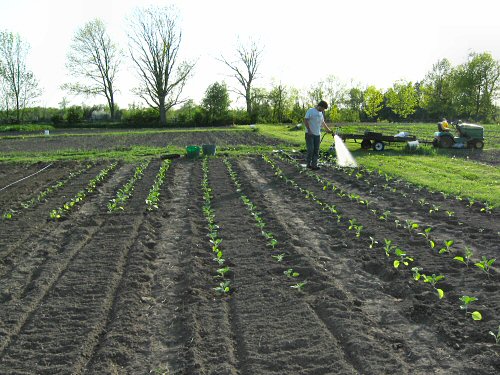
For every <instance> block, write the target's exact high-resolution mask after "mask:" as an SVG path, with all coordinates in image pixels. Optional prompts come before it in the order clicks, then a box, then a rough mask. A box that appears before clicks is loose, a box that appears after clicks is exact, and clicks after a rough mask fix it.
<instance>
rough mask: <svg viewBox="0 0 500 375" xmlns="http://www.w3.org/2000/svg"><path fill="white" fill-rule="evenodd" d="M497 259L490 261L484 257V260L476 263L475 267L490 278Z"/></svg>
mask: <svg viewBox="0 0 500 375" xmlns="http://www.w3.org/2000/svg"><path fill="white" fill-rule="evenodd" d="M495 260H496V259H495V258H491V259H488V258H486V257H485V256H484V255H483V258H482V260H481V261H480V262H477V263H474V265H475V266H476V267H478V268H480V269H481V270H482V271H483V272H484V273H486V274H487V275H488V277H489V276H490V275H491V274H490V269H491V266H492V265H493V263H495Z"/></svg>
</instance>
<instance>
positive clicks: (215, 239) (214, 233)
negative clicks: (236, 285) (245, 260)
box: [201, 157, 232, 295]
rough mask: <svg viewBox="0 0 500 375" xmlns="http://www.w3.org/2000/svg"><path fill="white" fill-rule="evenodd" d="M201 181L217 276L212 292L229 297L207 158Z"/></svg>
mask: <svg viewBox="0 0 500 375" xmlns="http://www.w3.org/2000/svg"><path fill="white" fill-rule="evenodd" d="M202 172H203V176H202V180H201V188H202V192H203V206H202V211H203V215H204V216H205V219H206V221H207V229H208V234H207V236H208V238H209V241H210V247H211V249H212V253H213V254H214V258H213V260H214V261H215V262H216V263H217V274H216V275H215V278H217V279H219V280H220V282H219V285H217V286H216V287H214V290H215V291H216V292H217V293H218V294H221V295H229V294H230V293H231V292H232V288H231V281H230V280H229V277H230V274H231V269H230V268H229V266H228V265H226V264H225V263H226V259H225V258H224V253H223V251H222V248H221V246H220V245H221V242H222V238H220V236H219V225H217V222H216V221H215V212H214V209H213V208H212V198H213V195H212V188H211V187H210V183H209V181H208V173H209V166H208V158H207V157H205V158H204V159H203V161H202Z"/></svg>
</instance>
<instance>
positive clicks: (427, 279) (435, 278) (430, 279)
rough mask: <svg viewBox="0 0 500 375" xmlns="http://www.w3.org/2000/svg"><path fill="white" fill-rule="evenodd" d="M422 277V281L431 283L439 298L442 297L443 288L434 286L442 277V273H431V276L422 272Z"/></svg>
mask: <svg viewBox="0 0 500 375" xmlns="http://www.w3.org/2000/svg"><path fill="white" fill-rule="evenodd" d="M422 278H423V280H424V283H429V284H431V285H432V287H433V288H434V290H435V291H436V292H437V294H438V296H439V299H441V298H443V297H444V291H443V289H439V288H436V284H437V282H438V281H440V280H443V279H444V276H443V275H438V276H436V275H435V274H432V276H427V275H424V274H422Z"/></svg>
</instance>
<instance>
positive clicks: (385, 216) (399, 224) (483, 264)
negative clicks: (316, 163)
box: [280, 157, 496, 276]
mask: <svg viewBox="0 0 500 375" xmlns="http://www.w3.org/2000/svg"><path fill="white" fill-rule="evenodd" d="M280 160H282V161H284V162H286V160H285V159H283V158H281V157H280ZM292 164H293V165H294V166H296V167H297V168H300V171H301V173H306V174H307V175H308V176H309V177H312V178H314V179H316V181H318V182H319V183H320V184H322V185H323V190H329V189H331V190H332V191H333V192H336V194H337V195H338V196H339V197H341V198H345V197H347V198H349V199H350V200H351V201H356V202H357V203H359V204H361V205H364V206H366V207H369V206H370V205H371V204H372V202H371V201H369V200H368V199H366V198H363V197H361V196H360V195H358V194H354V193H348V192H345V191H343V190H342V189H340V188H338V187H336V186H335V185H334V184H333V183H332V182H330V181H327V180H326V179H324V178H323V177H321V176H320V175H318V174H316V173H314V172H312V171H305V172H304V171H303V169H302V167H300V165H299V164H298V163H297V162H296V161H293V162H292ZM380 211H381V210H379V211H377V210H376V209H371V212H372V213H373V214H374V215H375V216H377V217H378V219H379V220H383V221H386V222H387V221H388V220H389V217H390V216H391V212H390V211H387V210H386V211H384V212H382V213H380ZM349 223H350V225H349V229H350V230H351V229H353V230H355V231H356V235H357V237H359V236H360V235H361V230H362V229H363V227H362V226H361V225H359V224H358V223H357V222H356V220H355V219H351V220H349ZM394 224H395V226H396V228H404V229H406V230H407V231H408V233H409V234H410V235H411V234H412V233H416V234H417V235H421V236H423V237H425V239H426V240H427V243H428V245H429V247H430V248H431V249H435V248H436V242H435V241H434V240H433V239H432V237H431V234H430V232H431V231H432V227H427V228H425V229H424V231H423V232H419V231H418V230H419V228H420V225H419V224H418V223H416V222H414V221H412V220H408V219H406V220H404V221H401V220H400V219H398V218H397V217H396V218H395V219H394ZM372 241H373V239H372ZM454 243H455V241H454V240H452V239H451V240H445V241H443V245H442V246H439V247H438V248H439V249H438V253H439V254H450V255H451V247H452V245H453V244H454ZM436 249H437V248H436ZM455 251H456V256H455V257H454V258H453V260H456V261H459V262H461V263H464V264H466V265H467V266H468V265H469V262H470V260H471V257H472V255H473V253H472V250H471V249H470V248H469V247H468V246H466V247H465V250H464V251H463V253H461V252H460V251H458V250H455ZM495 260H496V259H495V258H491V259H488V258H487V257H486V256H482V258H481V260H480V261H478V262H475V263H474V265H475V266H476V267H477V268H479V269H480V270H481V271H482V272H484V273H486V274H487V275H488V276H489V275H490V270H491V266H492V265H493V263H494V262H495Z"/></svg>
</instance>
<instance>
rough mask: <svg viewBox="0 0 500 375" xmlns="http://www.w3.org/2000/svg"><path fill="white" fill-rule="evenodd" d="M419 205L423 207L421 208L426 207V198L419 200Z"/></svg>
mask: <svg viewBox="0 0 500 375" xmlns="http://www.w3.org/2000/svg"><path fill="white" fill-rule="evenodd" d="M418 203H419V204H420V205H421V206H425V205H426V204H427V201H426V200H425V199H424V198H420V199H419V200H418Z"/></svg>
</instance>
